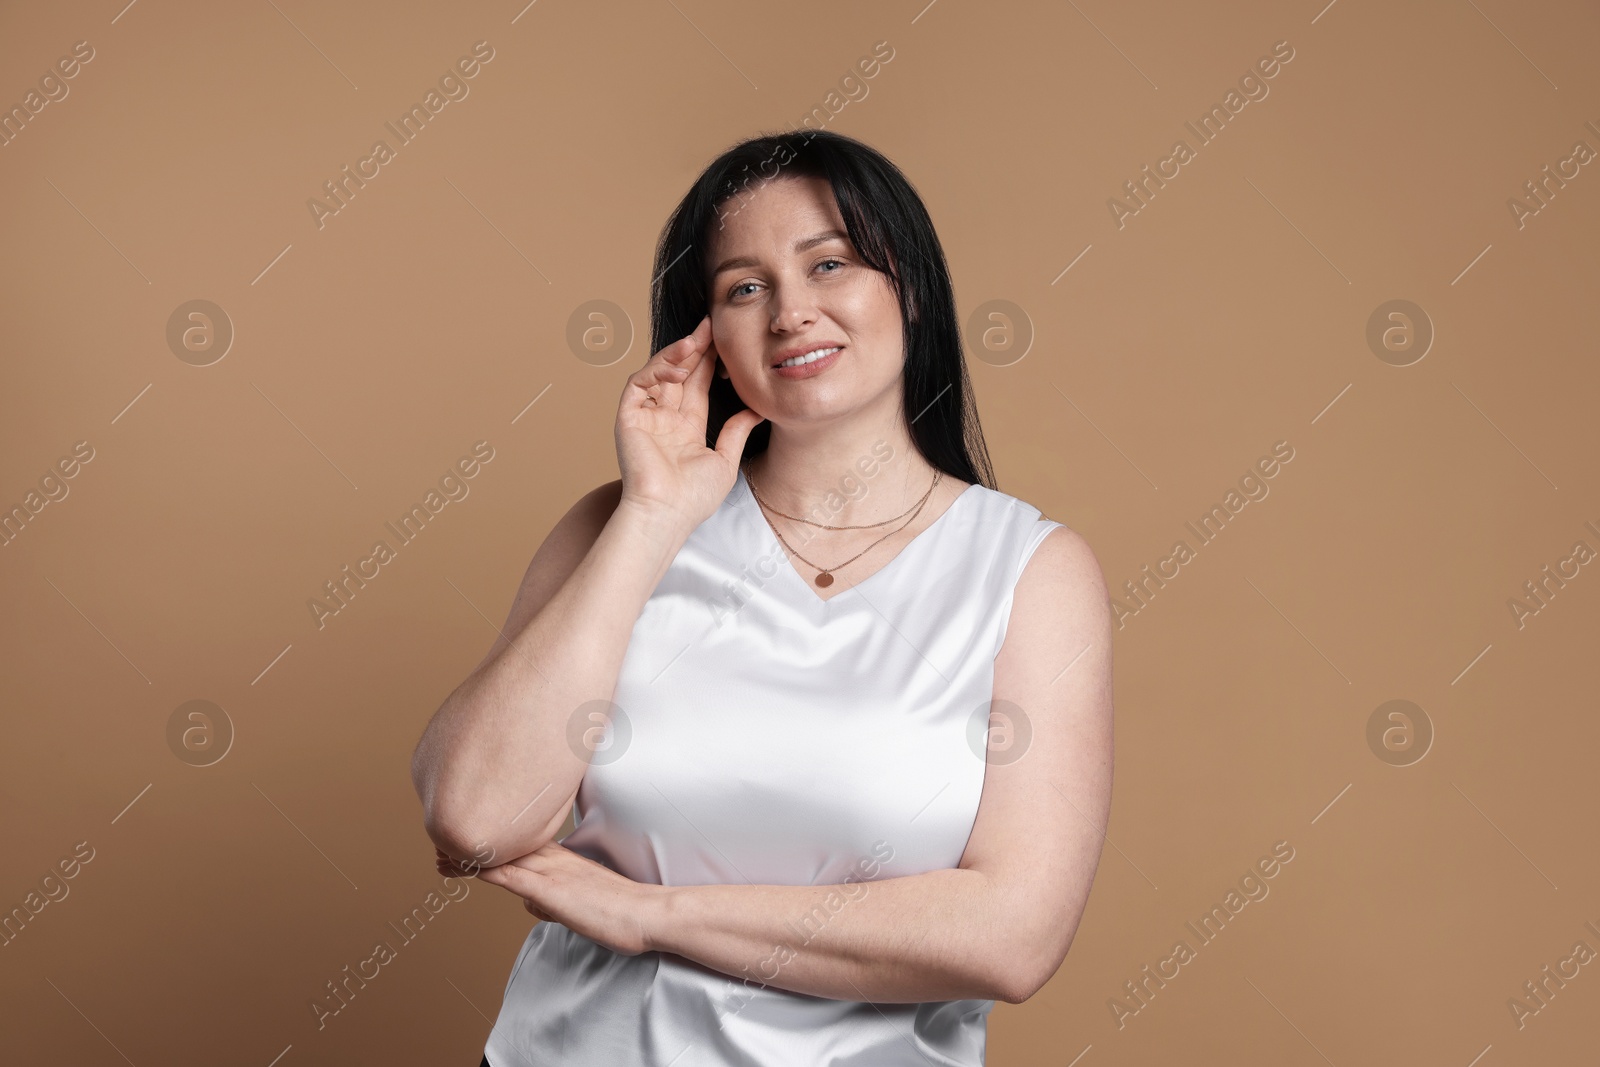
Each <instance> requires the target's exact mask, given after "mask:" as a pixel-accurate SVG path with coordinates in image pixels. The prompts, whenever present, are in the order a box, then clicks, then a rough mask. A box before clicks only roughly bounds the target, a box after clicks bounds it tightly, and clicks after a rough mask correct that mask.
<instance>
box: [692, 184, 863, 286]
mask: <svg viewBox="0 0 1600 1067" xmlns="http://www.w3.org/2000/svg"><path fill="white" fill-rule="evenodd" d="M718 215H719V218H720V219H721V222H722V225H721V226H720V227H718V226H717V225H716V223H715V222H713V224H712V225H711V227H710V236H709V239H708V241H707V250H708V254H707V256H706V266H707V270H709V271H713V272H715V271H716V270H717V267H718V264H721V263H722V262H723V261H724V260H725V259H727V258H728V257H738V258H740V259H746V258H749V257H752V256H760V255H767V254H771V253H773V252H777V253H788V252H791V251H792V250H793V245H794V243H795V241H797V240H799V239H802V238H805V237H809V236H812V235H814V234H818V233H822V232H824V231H827V230H838V231H839V232H840V233H843V232H844V230H845V225H844V217H843V216H842V215H841V214H840V213H839V205H838V202H837V201H836V200H834V196H833V187H832V186H830V185H829V184H828V181H827V179H825V178H814V177H810V176H803V177H793V178H787V177H781V176H780V177H777V178H771V179H767V180H764V181H761V182H758V183H751V185H750V187H749V188H748V189H746V190H743V191H741V192H740V193H738V194H736V195H735V196H733V197H731V198H730V199H728V200H726V201H724V202H723V203H722V204H721V206H720V207H719V208H718Z"/></svg>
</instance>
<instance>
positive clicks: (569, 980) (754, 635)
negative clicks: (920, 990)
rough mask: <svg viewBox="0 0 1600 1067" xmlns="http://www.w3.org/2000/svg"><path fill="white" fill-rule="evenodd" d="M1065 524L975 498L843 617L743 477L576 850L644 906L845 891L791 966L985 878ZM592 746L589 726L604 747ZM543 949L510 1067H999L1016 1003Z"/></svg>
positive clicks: (584, 797)
mask: <svg viewBox="0 0 1600 1067" xmlns="http://www.w3.org/2000/svg"><path fill="white" fill-rule="evenodd" d="M1060 525H1061V523H1057V522H1053V521H1051V520H1049V519H1046V518H1043V517H1042V516H1041V515H1040V513H1039V511H1038V509H1037V508H1034V507H1032V506H1031V505H1029V504H1027V503H1024V502H1023V501H1021V500H1018V499H1017V498H1016V497H1012V496H1008V495H1006V494H1004V493H1000V492H997V491H995V490H992V489H989V488H987V487H986V486H982V485H971V486H969V487H968V488H967V489H966V490H964V491H963V492H962V494H961V495H960V496H959V497H957V498H956V500H955V501H954V502H953V503H951V504H950V505H949V506H948V507H947V508H946V510H945V511H944V512H943V513H942V514H941V515H939V517H938V518H937V519H935V520H934V522H933V523H932V524H931V525H930V526H928V527H927V528H926V529H925V530H923V531H922V532H921V533H920V534H918V535H917V536H916V537H915V538H913V539H912V540H911V541H910V542H909V543H908V544H907V545H906V546H905V547H904V548H903V549H902V550H901V551H900V553H899V554H898V555H897V556H895V557H894V558H893V559H892V560H890V561H889V563H888V564H887V565H885V566H884V567H882V568H881V569H879V570H878V571H876V572H874V573H872V574H870V575H868V576H867V577H866V578H865V579H863V580H862V581H860V582H859V583H857V584H856V585H855V586H853V587H852V588H849V589H846V590H844V591H843V592H840V593H838V594H836V595H834V596H833V597H832V598H830V599H828V600H823V599H821V598H819V597H818V596H817V594H816V592H815V591H814V589H813V587H812V586H811V584H810V583H809V582H808V581H807V580H806V579H805V578H802V577H801V576H800V574H799V573H797V572H796V571H795V569H794V567H793V566H792V565H791V564H790V563H789V561H788V558H787V556H786V555H785V553H784V550H783V548H782V546H781V545H780V544H779V543H778V542H777V540H776V539H775V538H774V536H773V534H772V530H771V528H770V527H769V526H768V525H767V522H766V520H765V518H763V516H762V514H761V511H760V509H759V507H758V505H757V504H756V501H755V498H754V497H753V496H752V495H751V492H750V487H749V484H748V482H747V481H746V480H745V477H744V473H743V472H742V471H741V472H740V473H739V475H738V477H737V480H736V481H735V483H734V486H733V489H732V490H731V491H730V492H729V494H728V496H727V499H726V500H724V501H723V503H722V504H721V505H720V506H719V507H718V509H717V511H716V512H715V513H714V514H712V515H711V516H710V517H709V518H708V519H706V520H705V522H703V523H701V524H700V525H699V526H698V527H696V528H695V530H694V531H693V532H692V533H691V534H690V536H689V538H688V539H687V541H686V542H685V543H684V545H683V547H682V549H681V550H680V551H679V552H678V554H677V556H676V557H675V558H674V560H673V562H672V563H671V565H670V566H669V568H668V570H667V572H666V574H665V575H664V576H663V577H662V579H661V581H660V583H659V584H658V585H657V587H656V589H655V591H654V593H653V594H652V595H651V597H650V598H649V600H648V601H647V602H646V603H645V605H644V608H643V610H642V611H641V612H640V615H639V619H638V621H637V623H636V624H635V625H634V628H633V634H632V637H631V639H630V641H629V644H628V649H627V652H626V654H625V656H624V659H623V663H622V668H621V672H620V676H619V678H618V681H617V688H616V693H615V705H616V708H617V709H620V710H612V711H611V712H610V715H611V717H612V720H611V724H610V725H609V726H608V727H607V726H605V723H606V720H605V719H604V718H601V717H596V718H595V719H594V720H593V724H592V725H593V726H598V727H604V732H603V734H601V735H600V741H599V744H598V745H596V744H593V743H591V744H590V745H589V746H588V747H590V748H593V749H594V754H593V756H592V758H591V761H590V766H589V769H588V771H587V772H586V773H585V775H584V778H583V784H582V786H581V787H580V789H579V791H578V794H577V797H576V799H575V806H574V809H575V817H576V819H577V823H576V828H575V829H574V830H573V831H572V832H571V833H570V834H568V835H567V836H566V837H565V838H563V839H562V842H561V843H562V844H563V845H564V846H565V847H567V848H569V849H571V850H572V851H574V852H577V853H579V854H580V855H583V856H587V857H589V858H590V859H593V860H596V861H598V862H600V863H602V864H605V865H606V866H607V867H610V868H611V869H613V870H615V871H618V872H620V873H621V874H624V875H626V876H627V877H629V878H631V879H633V880H634V881H636V882H651V883H655V884H659V885H676V886H681V885H707V884H714V883H716V884H733V885H745V884H752V885H763V884H765V885H841V886H842V888H841V889H840V890H839V893H838V897H837V898H836V900H835V903H834V904H833V909H834V911H833V912H832V913H830V912H829V911H828V910H827V909H822V910H819V911H815V912H813V913H811V914H805V915H795V916H789V917H787V918H789V920H790V931H791V933H790V934H789V935H785V936H783V941H784V942H785V943H786V944H787V945H788V947H789V948H790V949H793V950H796V951H803V948H802V946H803V945H804V943H805V941H806V940H807V939H808V938H809V937H811V936H814V935H815V933H816V932H817V931H818V930H819V929H821V928H822V927H824V926H825V925H826V923H827V921H828V919H829V917H830V914H836V913H838V912H839V911H842V910H843V909H847V908H849V907H850V901H851V900H852V899H855V898H857V897H859V896H860V895H861V894H862V892H867V893H870V887H868V888H865V889H864V888H863V887H862V886H861V885H860V884H859V883H862V882H865V881H871V880H874V879H881V878H895V877H900V876H903V875H911V874H919V873H922V872H924V871H930V870H936V869H941V868H953V867H956V866H958V865H959V863H960V860H961V856H962V853H963V852H964V851H965V849H966V844H967V838H968V836H969V835H970V834H971V831H972V826H973V822H974V820H975V819H976V817H977V811H978V799H979V795H980V793H981V791H982V789H983V776H984V768H985V752H986V741H987V731H988V727H989V700H990V698H991V696H992V695H993V691H994V660H995V657H996V655H998V654H999V651H1000V646H1001V643H1002V642H1003V641H1004V639H1005V633H1006V624H1007V621H1008V619H1009V617H1010V613H1011V600H1012V593H1013V590H1014V589H1015V587H1016V584H1017V579H1018V578H1019V577H1020V575H1021V573H1022V569H1023V566H1024V565H1025V564H1026V563H1027V561H1028V559H1029V557H1030V556H1031V555H1032V554H1033V552H1034V550H1035V549H1036V548H1037V547H1038V546H1039V544H1040V543H1041V542H1042V541H1043V540H1044V538H1045V535H1047V534H1048V533H1049V532H1050V531H1051V530H1053V529H1055V528H1056V527H1057V526H1060ZM586 725H591V724H584V723H582V722H580V723H579V724H578V726H579V728H582V727H584V726H586ZM784 958H786V957H785V955H784V954H782V953H780V952H779V951H778V949H777V946H776V945H775V946H774V952H773V953H772V954H771V955H769V956H768V957H767V958H766V959H752V960H751V961H750V966H749V969H748V971H747V972H746V973H744V974H743V975H740V976H738V977H735V976H730V975H724V974H722V973H720V972H718V971H714V970H712V969H710V968H707V967H702V966H701V965H699V964H697V963H694V962H693V961H688V960H685V959H683V958H682V957H679V956H676V955H671V954H667V955H663V954H661V953H657V952H646V953H642V954H640V955H638V956H621V955H618V954H617V953H614V952H612V951H610V950H609V949H606V948H603V947H601V946H600V945H598V944H596V943H595V942H593V941H591V940H589V939H588V938H585V937H582V936H580V935H578V934H575V933H573V932H572V931H571V930H569V929H567V928H566V927H564V926H561V925H559V924H557V923H549V922H541V923H538V924H537V925H535V926H534V928H533V930H532V931H531V932H530V933H529V934H528V937H527V939H526V941H525V942H524V943H523V946H522V951H521V953H520V954H519V955H518V956H517V959H516V962H515V964H514V965H513V967H512V970H511V977H510V978H509V979H508V980H507V982H506V989H505V997H504V1002H503V1003H502V1005H501V1008H500V1016H499V1018H498V1020H496V1022H495V1025H494V1029H493V1030H492V1031H491V1033H490V1035H489V1039H488V1043H487V1046H486V1048H485V1050H484V1052H485V1055H486V1056H487V1057H488V1059H489V1062H490V1063H491V1064H493V1067H535V1065H537V1067H546V1065H563V1067H566V1065H576V1067H669V1065H670V1067H733V1065H738V1067H788V1065H793V1067H847V1065H848V1067H899V1065H905V1067H927V1065H928V1064H930V1063H937V1064H946V1065H952V1067H955V1065H979V1064H982V1063H983V1060H984V1047H985V1041H986V1037H987V1023H988V1014H989V1011H990V1010H991V1009H992V1008H993V1007H994V1001H992V1000H956V1001H941V1002H931V1003H923V1004H871V1003H862V1002H856V1001H845V1000H831V999H827V998H823V997H816V996H811V995H808V994H801V993H794V992H790V991H788V990H785V989H780V988H778V987H776V986H771V985H767V986H763V985H762V984H761V983H762V982H763V981H764V980H766V981H771V980H773V979H774V978H777V977H779V976H781V974H782V963H781V961H782V960H783V959H784Z"/></svg>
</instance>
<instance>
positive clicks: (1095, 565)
mask: <svg viewBox="0 0 1600 1067" xmlns="http://www.w3.org/2000/svg"><path fill="white" fill-rule="evenodd" d="M1110 637H1111V598H1110V594H1109V592H1108V590H1107V588H1106V581H1105V576H1104V574H1103V573H1102V571H1101V569H1100V561H1099V559H1098V558H1097V557H1096V556H1095V554H1094V549H1093V548H1091V547H1090V546H1089V542H1088V541H1087V540H1085V539H1084V537H1083V535H1082V534H1080V533H1078V532H1077V531H1076V530H1074V529H1072V528H1071V527H1070V526H1058V527H1056V528H1055V529H1053V530H1051V531H1050V532H1049V533H1048V534H1046V535H1045V538H1044V540H1043V541H1042V542H1040V544H1039V547H1038V548H1037V549H1035V550H1034V553H1033V555H1032V556H1031V557H1030V558H1029V560H1028V564H1027V566H1026V567H1024V568H1023V570H1022V576H1021V577H1020V578H1019V579H1018V580H1017V587H1016V592H1015V594H1014V595H1013V599H1012V606H1011V621H1010V624H1009V625H1008V627H1007V632H1006V640H1005V645H1004V647H1003V648H1002V651H1001V655H1002V656H1006V657H1008V658H1009V657H1013V656H1021V657H1023V658H1027V657H1030V656H1033V655H1035V654H1041V653H1046V652H1047V650H1050V649H1053V648H1057V647H1059V646H1061V645H1064V644H1065V645H1071V646H1072V650H1073V651H1074V652H1076V651H1077V650H1078V649H1081V648H1083V647H1085V646H1086V645H1091V644H1092V645H1107V646H1108V645H1109V643H1110ZM1049 658H1050V659H1054V658H1055V657H1054V656H1050V657H1049ZM1057 669H1059V664H1058V665H1057Z"/></svg>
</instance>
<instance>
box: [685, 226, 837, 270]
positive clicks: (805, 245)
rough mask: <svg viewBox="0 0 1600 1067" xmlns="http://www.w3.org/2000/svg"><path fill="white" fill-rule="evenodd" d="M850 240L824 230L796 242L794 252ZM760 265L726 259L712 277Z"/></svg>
mask: <svg viewBox="0 0 1600 1067" xmlns="http://www.w3.org/2000/svg"><path fill="white" fill-rule="evenodd" d="M848 240H850V235H849V234H847V233H845V232H844V231H843V230H824V231H823V232H821V233H814V234H812V235H811V236H810V237H803V238H801V239H800V240H798V241H796V242H795V243H794V250H795V253H796V254H797V255H798V254H799V253H801V252H805V251H808V250H809V249H812V248H815V247H817V245H820V244H823V243H824V242H827V241H848ZM760 263H761V261H760V260H758V259H756V258H755V257H754V256H735V257H733V258H732V259H725V260H723V261H722V262H721V263H719V264H717V267H716V269H715V270H713V271H712V272H711V276H712V277H713V278H715V277H716V276H717V275H719V274H721V273H722V272H723V271H728V270H733V269H734V268H735V267H756V266H760Z"/></svg>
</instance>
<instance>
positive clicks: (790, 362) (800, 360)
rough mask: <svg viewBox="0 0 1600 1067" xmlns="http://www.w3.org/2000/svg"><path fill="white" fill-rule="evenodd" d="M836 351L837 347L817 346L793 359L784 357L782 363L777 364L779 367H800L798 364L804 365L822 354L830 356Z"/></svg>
mask: <svg viewBox="0 0 1600 1067" xmlns="http://www.w3.org/2000/svg"><path fill="white" fill-rule="evenodd" d="M837 351H839V349H838V348H819V349H817V350H816V351H815V352H807V353H806V354H805V355H803V356H795V357H794V358H793V359H786V360H784V361H783V362H782V363H780V364H778V366H780V367H800V366H804V365H805V364H807V363H815V362H816V361H817V360H819V359H821V358H822V357H823V356H831V355H833V354H834V353H835V352H837Z"/></svg>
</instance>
